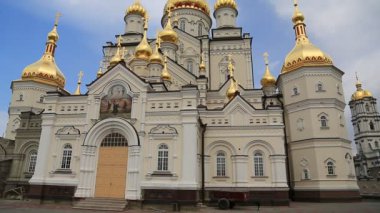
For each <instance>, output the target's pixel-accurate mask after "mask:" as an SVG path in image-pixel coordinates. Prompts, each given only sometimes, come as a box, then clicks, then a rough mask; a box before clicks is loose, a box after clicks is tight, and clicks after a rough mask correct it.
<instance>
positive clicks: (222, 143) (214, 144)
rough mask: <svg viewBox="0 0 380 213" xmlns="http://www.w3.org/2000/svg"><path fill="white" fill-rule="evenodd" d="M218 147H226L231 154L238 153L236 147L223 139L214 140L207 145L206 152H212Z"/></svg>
mask: <svg viewBox="0 0 380 213" xmlns="http://www.w3.org/2000/svg"><path fill="white" fill-rule="evenodd" d="M217 147H224V148H226V149H227V150H229V151H230V153H231V155H237V151H236V148H235V147H234V146H233V145H232V144H231V143H230V142H227V141H222V140H219V141H214V142H212V143H210V144H209V145H208V146H207V147H206V153H207V154H210V152H211V151H212V150H213V149H215V148H217Z"/></svg>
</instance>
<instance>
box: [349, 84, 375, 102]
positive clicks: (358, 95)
mask: <svg viewBox="0 0 380 213" xmlns="http://www.w3.org/2000/svg"><path fill="white" fill-rule="evenodd" d="M372 97H373V96H372V93H371V92H370V91H368V90H363V88H362V84H361V83H360V81H358V82H357V83H356V92H354V94H352V96H351V100H353V101H359V100H363V99H364V98H372Z"/></svg>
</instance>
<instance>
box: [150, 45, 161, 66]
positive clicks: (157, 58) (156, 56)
mask: <svg viewBox="0 0 380 213" xmlns="http://www.w3.org/2000/svg"><path fill="white" fill-rule="evenodd" d="M158 47H159V41H158V39H157V40H156V49H155V51H154V52H153V54H152V55H151V56H150V58H149V63H151V64H163V61H162V57H161V55H160V53H159V51H158Z"/></svg>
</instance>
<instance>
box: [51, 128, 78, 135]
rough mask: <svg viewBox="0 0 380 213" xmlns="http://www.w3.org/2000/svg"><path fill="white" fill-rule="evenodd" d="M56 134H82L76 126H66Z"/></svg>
mask: <svg viewBox="0 0 380 213" xmlns="http://www.w3.org/2000/svg"><path fill="white" fill-rule="evenodd" d="M56 135H80V130H79V129H77V128H75V127H74V126H64V127H63V128H61V129H59V130H58V131H57V133H56Z"/></svg>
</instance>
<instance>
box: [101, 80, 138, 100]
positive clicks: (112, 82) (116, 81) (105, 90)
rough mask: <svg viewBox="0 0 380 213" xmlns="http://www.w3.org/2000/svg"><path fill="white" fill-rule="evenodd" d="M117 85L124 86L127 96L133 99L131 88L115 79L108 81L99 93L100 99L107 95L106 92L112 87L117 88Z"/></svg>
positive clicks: (124, 82)
mask: <svg viewBox="0 0 380 213" xmlns="http://www.w3.org/2000/svg"><path fill="white" fill-rule="evenodd" d="M117 85H122V86H124V87H125V88H126V89H127V91H126V92H127V94H128V95H130V96H131V97H133V94H134V93H133V92H132V89H131V87H130V86H129V84H128V83H127V82H126V81H124V80H122V79H115V80H112V81H110V82H109V83H108V84H107V85H106V86H105V87H103V90H102V91H101V94H100V98H103V97H104V96H106V95H107V94H108V91H109V90H110V89H111V88H112V87H113V86H117Z"/></svg>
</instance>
